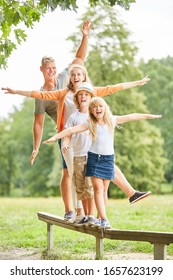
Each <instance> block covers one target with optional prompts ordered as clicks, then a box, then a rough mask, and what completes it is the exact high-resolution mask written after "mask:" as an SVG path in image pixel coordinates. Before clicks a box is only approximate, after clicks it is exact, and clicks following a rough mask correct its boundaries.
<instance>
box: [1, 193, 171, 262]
mask: <svg viewBox="0 0 173 280" xmlns="http://www.w3.org/2000/svg"><path fill="white" fill-rule="evenodd" d="M0 205H1V212H0V236H1V245H0V251H1V252H3V251H10V250H13V249H14V248H27V249H38V250H39V251H40V252H41V253H42V259H44V258H45V259H47V258H49V259H59V260H60V259H66V260H69V259H94V258H95V237H93V236H89V235H85V234H82V233H78V232H73V231H68V230H66V229H63V228H59V227H56V226H54V229H53V233H54V251H53V252H52V254H51V255H50V256H49V257H47V256H46V254H45V252H46V246H47V237H46V232H47V228H46V224H45V223H43V222H41V221H39V220H38V218H37V212H39V211H42V212H49V213H52V214H55V215H56V214H57V215H58V216H63V215H64V207H63V202H62V199H61V198H60V197H59V198H0ZM107 216H108V218H109V220H110V222H111V225H112V227H113V228H117V229H131V230H140V229H142V230H153V231H168V232H173V222H172V216H173V196H172V195H160V196H155V195H152V196H150V197H149V198H147V199H145V200H142V201H140V202H138V203H136V204H134V205H130V204H129V202H128V200H127V199H119V200H116V199H110V200H109V201H108V205H107ZM104 252H105V253H106V255H111V256H112V255H113V253H114V252H116V254H121V253H123V254H127V253H140V252H143V253H149V254H150V253H151V254H152V252H153V246H152V245H151V244H149V243H147V242H131V241H115V240H107V239H105V240H104ZM167 254H168V255H173V244H171V245H169V246H168V247H167ZM108 258H109V257H108Z"/></svg>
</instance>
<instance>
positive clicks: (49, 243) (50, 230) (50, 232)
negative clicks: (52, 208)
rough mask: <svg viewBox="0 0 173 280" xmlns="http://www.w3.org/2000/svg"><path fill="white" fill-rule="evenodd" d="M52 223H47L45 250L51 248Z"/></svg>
mask: <svg viewBox="0 0 173 280" xmlns="http://www.w3.org/2000/svg"><path fill="white" fill-rule="evenodd" d="M52 227H53V225H51V224H49V223H47V250H48V252H49V251H50V250H52V248H53V230H52Z"/></svg>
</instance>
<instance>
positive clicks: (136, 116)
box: [116, 113, 162, 124]
mask: <svg viewBox="0 0 173 280" xmlns="http://www.w3.org/2000/svg"><path fill="white" fill-rule="evenodd" d="M161 117H162V115H152V114H140V113H133V114H129V115H124V116H116V123H117V124H121V123H125V122H129V121H138V120H145V119H160V118H161Z"/></svg>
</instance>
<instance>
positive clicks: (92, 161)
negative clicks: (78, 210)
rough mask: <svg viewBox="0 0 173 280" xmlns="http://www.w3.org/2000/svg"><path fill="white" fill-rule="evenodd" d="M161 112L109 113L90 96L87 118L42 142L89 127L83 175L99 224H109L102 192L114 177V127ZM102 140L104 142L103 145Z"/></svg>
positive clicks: (100, 100) (101, 102) (107, 108)
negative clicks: (89, 185)
mask: <svg viewBox="0 0 173 280" xmlns="http://www.w3.org/2000/svg"><path fill="white" fill-rule="evenodd" d="M161 117H162V116H161V115H152V114H140V113H133V114H129V115H124V116H113V115H112V113H111V111H110V109H109V107H108V105H107V103H106V102H105V101H104V99H102V98H101V97H93V98H92V99H91V101H90V103H89V119H88V120H87V121H85V122H84V123H83V124H81V125H77V126H74V127H70V128H67V129H65V130H64V131H62V132H60V133H58V134H56V135H54V136H53V137H51V138H49V139H48V140H47V141H45V142H43V143H46V144H48V143H51V142H54V141H55V140H57V139H60V138H63V137H65V136H68V135H72V134H73V133H81V132H84V131H87V130H89V131H90V133H91V136H92V144H91V147H90V149H89V151H88V158H87V164H86V174H85V176H86V177H90V178H91V182H92V185H93V188H94V199H95V204H96V208H97V211H98V215H99V217H100V220H98V221H97V222H96V225H97V226H100V227H101V228H111V226H110V223H109V221H108V219H107V217H106V209H105V201H104V192H107V190H108V186H109V182H110V180H113V179H114V128H115V127H117V126H118V125H119V124H121V123H125V122H128V121H132V120H143V119H154V118H161ZM105 143H106V145H105Z"/></svg>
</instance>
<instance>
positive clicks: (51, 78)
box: [30, 21, 91, 221]
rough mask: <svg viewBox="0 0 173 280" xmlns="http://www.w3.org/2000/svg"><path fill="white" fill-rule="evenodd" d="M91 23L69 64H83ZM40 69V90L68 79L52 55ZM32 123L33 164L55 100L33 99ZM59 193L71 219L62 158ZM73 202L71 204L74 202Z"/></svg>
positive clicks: (62, 84)
mask: <svg viewBox="0 0 173 280" xmlns="http://www.w3.org/2000/svg"><path fill="white" fill-rule="evenodd" d="M90 28H91V24H90V22H89V21H86V22H84V25H83V29H82V34H83V36H82V41H81V44H80V46H79V48H78V50H77V52H76V57H75V59H74V60H73V61H72V63H71V64H83V63H84V59H85V57H86V54H87V49H88V35H89V33H90ZM40 71H41V72H42V74H43V77H44V85H43V86H42V87H41V90H42V91H44V90H56V89H61V88H64V87H65V86H66V82H67V79H68V68H66V69H64V71H63V72H61V73H60V74H58V75H57V73H56V63H55V60H54V59H53V58H52V57H48V56H45V57H43V58H42V61H41V66H40ZM34 113H35V114H34V125H33V151H32V154H31V157H30V163H31V165H33V163H34V161H35V158H36V157H37V155H38V153H39V147H40V144H41V140H42V134H43V127H44V118H45V113H46V114H47V115H49V116H50V117H51V119H52V120H53V121H54V122H55V123H56V120H57V101H50V100H40V99H36V100H35V112H34ZM60 185H61V195H62V199H63V202H64V207H65V215H64V218H65V219H66V220H69V221H70V220H72V219H73V217H74V212H73V211H72V207H71V179H70V176H69V173H68V170H67V166H66V164H65V161H64V160H63V172H62V177H61V183H60ZM72 195H73V201H75V200H76V198H75V194H74V193H73V191H72ZM74 203H75V204H76V205H74V207H75V208H76V212H77V216H79V217H78V219H81V215H82V208H81V207H82V205H81V203H80V202H79V201H77V202H74ZM74 203H73V204H74Z"/></svg>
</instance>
